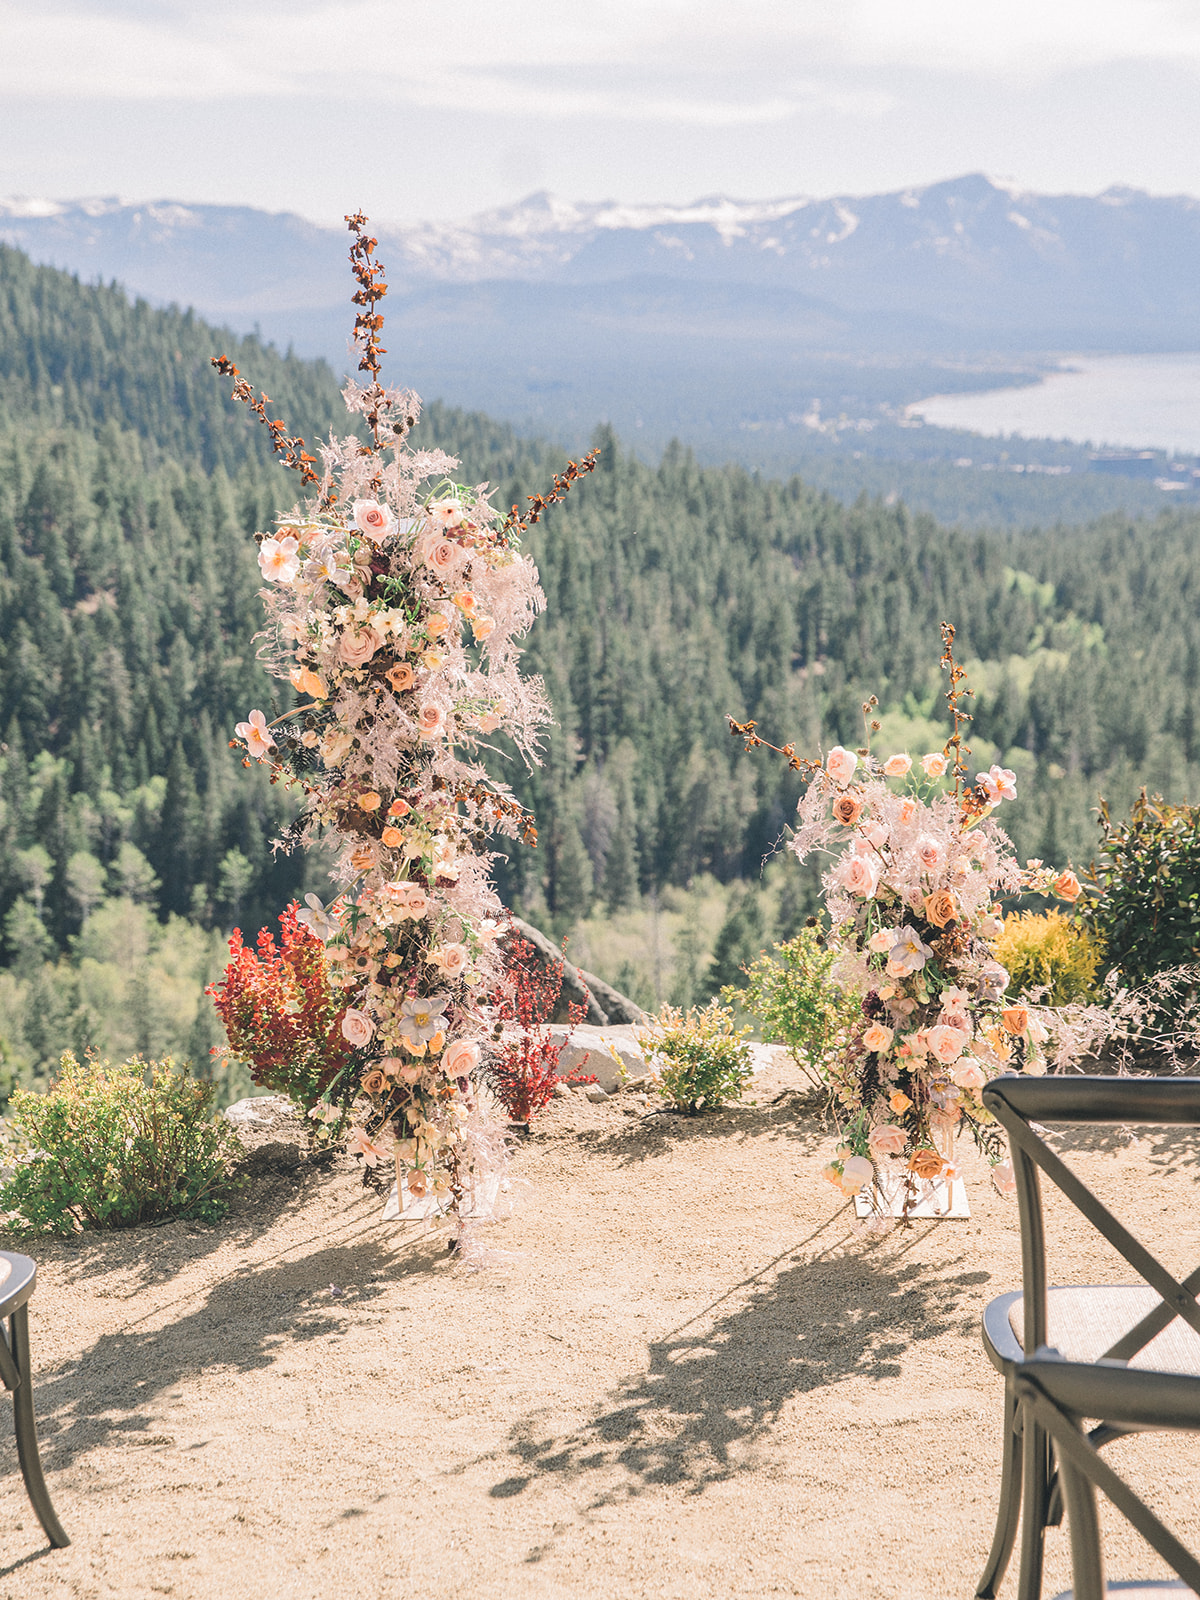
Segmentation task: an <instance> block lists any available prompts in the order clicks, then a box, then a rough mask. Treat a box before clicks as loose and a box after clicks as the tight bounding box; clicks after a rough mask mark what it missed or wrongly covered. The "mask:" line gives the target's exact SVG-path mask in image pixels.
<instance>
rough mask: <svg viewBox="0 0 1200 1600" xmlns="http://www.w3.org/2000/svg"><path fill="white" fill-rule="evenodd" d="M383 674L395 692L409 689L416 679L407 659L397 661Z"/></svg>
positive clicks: (399, 692) (401, 692)
mask: <svg viewBox="0 0 1200 1600" xmlns="http://www.w3.org/2000/svg"><path fill="white" fill-rule="evenodd" d="M384 676H385V677H386V678H387V681H388V682H389V683H390V684H391V686H392V688H393V689H394V690H395V692H396V693H397V694H403V693H404V691H405V690H406V689H411V688H412V686H413V684H414V683H415V682H416V681H417V680H416V677H415V675H414V673H413V669H412V668H411V667H410V666H409V664H408V662H407V661H397V663H396V665H395V666H394V667H391V668H390V669H389V670H388V671H387V672H386V673H385V674H384Z"/></svg>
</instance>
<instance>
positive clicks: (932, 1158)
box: [908, 1150, 945, 1179]
mask: <svg viewBox="0 0 1200 1600" xmlns="http://www.w3.org/2000/svg"><path fill="white" fill-rule="evenodd" d="M944 1166H945V1162H944V1161H943V1160H942V1158H941V1156H940V1155H938V1153H937V1151H936V1150H914V1151H913V1153H912V1157H911V1158H910V1160H909V1163H908V1169H909V1171H910V1172H912V1173H915V1174H916V1176H917V1177H918V1178H927V1179H928V1178H936V1177H939V1176H940V1175H941V1171H942V1168H943V1167H944Z"/></svg>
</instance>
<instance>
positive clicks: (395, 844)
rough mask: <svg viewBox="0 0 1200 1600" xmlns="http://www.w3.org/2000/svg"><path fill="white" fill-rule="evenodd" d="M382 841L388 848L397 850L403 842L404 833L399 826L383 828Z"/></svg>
mask: <svg viewBox="0 0 1200 1600" xmlns="http://www.w3.org/2000/svg"><path fill="white" fill-rule="evenodd" d="M383 842H384V844H385V845H387V847H388V849H389V850H398V849H399V848H400V846H401V845H402V844H403V843H404V835H403V834H402V833H401V831H400V829H399V828H385V829H384V830H383Z"/></svg>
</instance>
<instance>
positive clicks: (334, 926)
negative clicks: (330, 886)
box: [296, 894, 342, 944]
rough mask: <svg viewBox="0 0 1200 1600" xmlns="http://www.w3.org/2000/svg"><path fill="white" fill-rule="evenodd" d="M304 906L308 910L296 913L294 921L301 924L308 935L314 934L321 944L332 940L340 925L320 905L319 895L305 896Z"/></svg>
mask: <svg viewBox="0 0 1200 1600" xmlns="http://www.w3.org/2000/svg"><path fill="white" fill-rule="evenodd" d="M304 904H305V906H306V907H307V908H308V909H307V910H305V911H297V913H296V921H297V922H302V923H303V924H304V926H305V927H306V928H307V929H308V931H309V932H310V933H314V934H316V936H317V938H318V939H320V941H321V942H322V944H324V943H326V942H327V941H328V940H330V939H332V938H333V936H334V934H335V933H337V932H338V931H339V930H340V928H341V926H342V925H341V923H340V922H339V921H338V919H337V918H336V917H335V916H334V915H333V913H332V912H331V911H330V910H329V909H328V908H327V907H326V906H323V905H322V904H321V897H320V895H315V894H306V895H305V896H304Z"/></svg>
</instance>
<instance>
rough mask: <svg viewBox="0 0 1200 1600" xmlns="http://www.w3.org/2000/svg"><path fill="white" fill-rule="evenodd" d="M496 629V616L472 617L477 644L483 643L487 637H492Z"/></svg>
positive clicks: (473, 632)
mask: <svg viewBox="0 0 1200 1600" xmlns="http://www.w3.org/2000/svg"><path fill="white" fill-rule="evenodd" d="M495 631H496V619H495V618H494V617H472V618H471V633H472V634H473V635H474V639H475V643H476V644H482V643H483V641H484V640H485V639H490V638H491V636H492V634H493V633H495Z"/></svg>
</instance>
